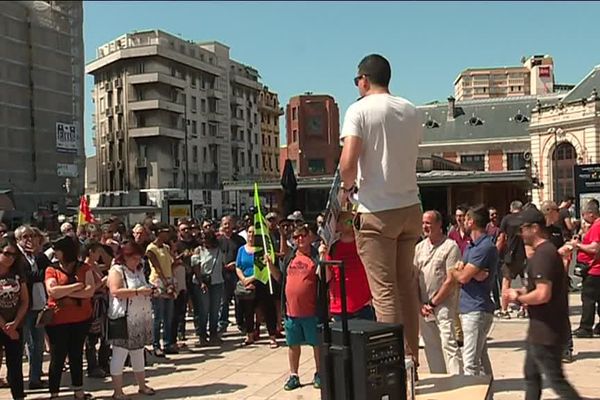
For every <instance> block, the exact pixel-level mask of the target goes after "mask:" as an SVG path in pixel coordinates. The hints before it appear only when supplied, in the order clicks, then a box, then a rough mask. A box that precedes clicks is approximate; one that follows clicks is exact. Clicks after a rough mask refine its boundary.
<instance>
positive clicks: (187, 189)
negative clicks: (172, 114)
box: [183, 90, 190, 200]
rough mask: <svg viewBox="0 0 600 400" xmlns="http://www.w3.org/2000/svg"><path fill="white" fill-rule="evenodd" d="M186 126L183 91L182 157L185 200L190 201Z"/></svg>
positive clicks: (185, 99) (185, 107)
mask: <svg viewBox="0 0 600 400" xmlns="http://www.w3.org/2000/svg"><path fill="white" fill-rule="evenodd" d="M188 124H189V121H188V119H187V93H186V92H185V90H184V91H183V131H184V136H183V148H184V153H185V154H184V156H185V182H184V185H185V186H184V188H185V199H186V200H189V199H190V163H189V159H190V156H189V151H188V150H189V149H188V147H189V146H188Z"/></svg>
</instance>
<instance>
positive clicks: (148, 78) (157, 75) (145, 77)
mask: <svg viewBox="0 0 600 400" xmlns="http://www.w3.org/2000/svg"><path fill="white" fill-rule="evenodd" d="M127 82H129V83H131V84H132V85H143V84H147V83H164V84H166V85H171V86H175V87H178V88H180V89H184V88H185V87H186V83H185V81H184V80H183V79H179V78H176V77H174V76H170V75H167V74H163V73H161V72H150V73H147V74H135V75H129V77H128V79H127Z"/></svg>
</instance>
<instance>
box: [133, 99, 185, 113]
mask: <svg viewBox="0 0 600 400" xmlns="http://www.w3.org/2000/svg"><path fill="white" fill-rule="evenodd" d="M129 110H131V111H150V110H165V111H171V112H174V113H177V114H183V113H184V112H185V107H184V105H183V104H178V103H173V102H172V101H168V100H163V99H159V100H141V101H130V102H129Z"/></svg>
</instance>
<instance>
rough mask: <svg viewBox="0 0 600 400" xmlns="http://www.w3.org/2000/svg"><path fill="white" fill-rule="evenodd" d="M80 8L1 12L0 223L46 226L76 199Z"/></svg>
mask: <svg viewBox="0 0 600 400" xmlns="http://www.w3.org/2000/svg"><path fill="white" fill-rule="evenodd" d="M82 23H83V7H82V3H81V1H14V2H13V1H11V2H3V3H2V7H0V30H1V31H2V35H0V147H1V148H2V157H0V191H1V192H2V195H0V196H4V197H6V196H8V197H10V200H11V201H10V202H9V203H13V204H12V205H9V203H6V202H5V201H2V204H4V205H5V206H2V207H0V209H2V208H4V210H2V211H3V219H7V220H8V222H11V221H10V219H11V217H10V215H9V214H10V213H11V208H13V207H12V206H14V208H16V210H17V212H16V213H14V214H19V215H20V218H21V219H22V220H25V221H29V220H30V219H31V218H32V216H33V213H36V214H35V215H36V216H38V217H39V218H38V221H37V222H38V223H40V224H43V226H46V227H49V225H48V222H49V221H43V219H44V218H48V219H52V218H55V217H56V214H57V213H58V212H65V207H66V206H72V205H75V206H76V205H77V204H78V203H77V199H78V196H79V195H80V194H81V193H82V192H83V181H84V162H85V152H84V147H83V146H84V142H83V131H82V126H83V122H82V121H83V108H82V107H83V76H84V75H83V71H84V61H83V35H82Z"/></svg>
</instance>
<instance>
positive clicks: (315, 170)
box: [308, 158, 325, 174]
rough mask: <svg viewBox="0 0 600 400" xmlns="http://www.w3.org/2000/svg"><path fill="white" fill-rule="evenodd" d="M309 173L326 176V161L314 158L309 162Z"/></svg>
mask: <svg viewBox="0 0 600 400" xmlns="http://www.w3.org/2000/svg"><path fill="white" fill-rule="evenodd" d="M308 173H309V174H324V173H325V160H324V159H322V158H314V159H309V160H308Z"/></svg>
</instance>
